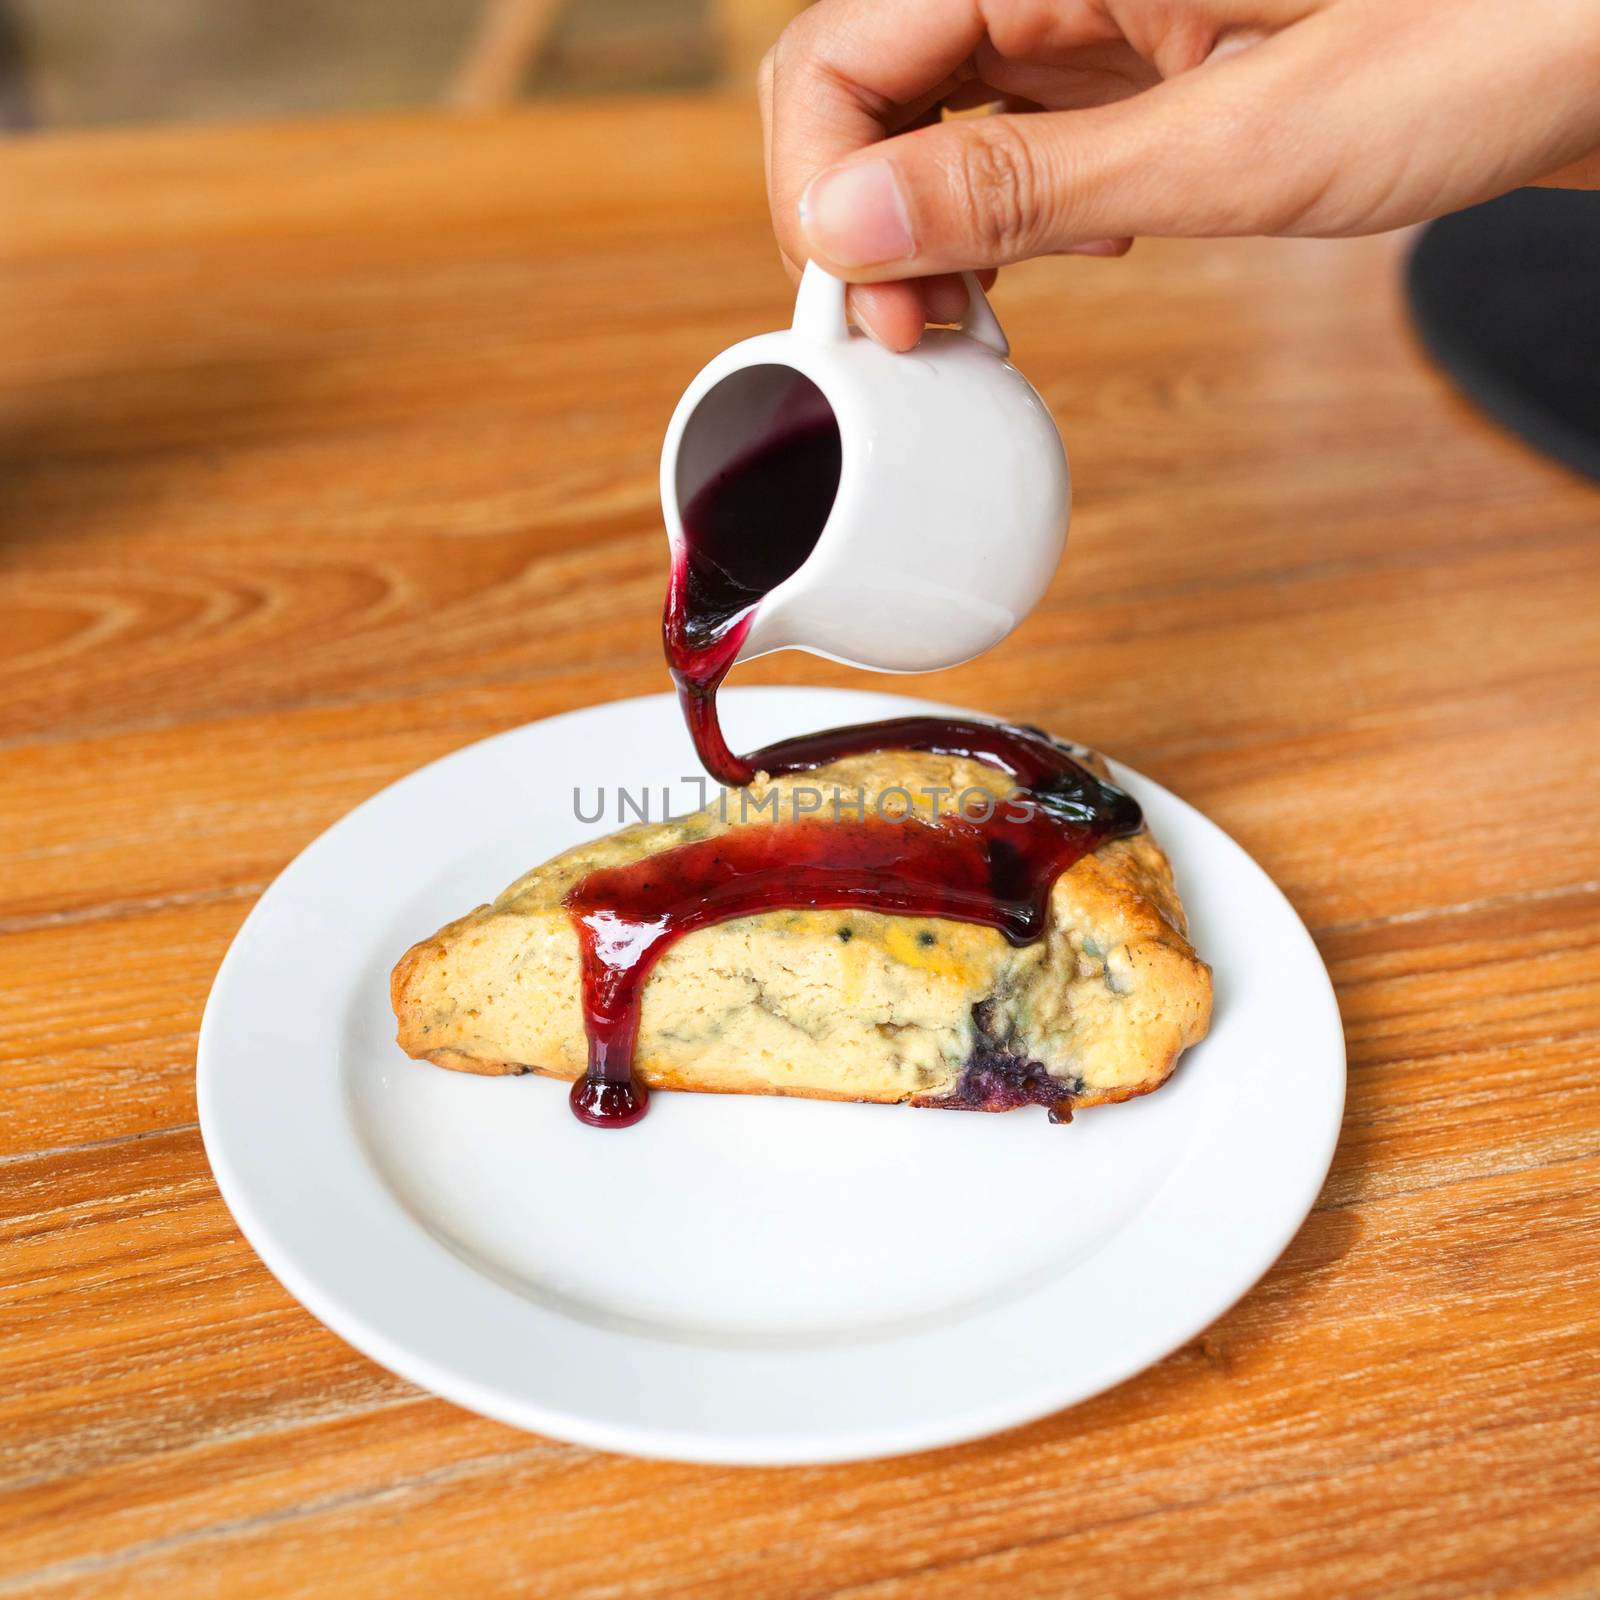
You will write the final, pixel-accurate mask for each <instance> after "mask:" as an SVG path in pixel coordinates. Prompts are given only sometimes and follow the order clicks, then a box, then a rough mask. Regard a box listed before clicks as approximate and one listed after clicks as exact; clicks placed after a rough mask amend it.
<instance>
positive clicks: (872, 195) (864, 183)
mask: <svg viewBox="0 0 1600 1600" xmlns="http://www.w3.org/2000/svg"><path fill="white" fill-rule="evenodd" d="M800 228H801V231H802V232H803V233H804V234H805V236H806V242H807V243H808V244H809V245H810V246H811V247H812V249H813V250H815V251H816V252H817V254H818V255H820V256H824V257H826V258H827V259H828V260H829V261H832V262H833V263H834V264H835V265H837V266H841V267H881V266H883V265H885V264H886V263H887V262H890V261H904V260H905V259H906V257H907V256H909V255H911V254H912V252H913V251H914V250H915V249H916V244H915V242H914V241H913V239H912V237H911V220H910V218H909V216H908V215H907V213H906V203H905V199H904V197H903V196H902V195H901V193H900V185H899V184H898V183H897V182H896V181H895V175H894V168H893V167H891V166H890V165H889V163H888V162H887V161H863V162H858V163H856V164H855V165H854V166H847V167H833V168H830V169H829V170H828V171H827V172H820V173H818V174H817V176H816V177H814V178H813V179H812V180H811V182H810V184H809V185H808V186H807V188H806V192H805V193H804V194H803V195H801V197H800Z"/></svg>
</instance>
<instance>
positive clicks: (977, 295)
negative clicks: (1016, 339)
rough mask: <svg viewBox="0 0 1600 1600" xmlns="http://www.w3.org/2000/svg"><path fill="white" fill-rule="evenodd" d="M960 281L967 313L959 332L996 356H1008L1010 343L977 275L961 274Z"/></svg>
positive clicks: (970, 273)
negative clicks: (963, 287) (985, 346)
mask: <svg viewBox="0 0 1600 1600" xmlns="http://www.w3.org/2000/svg"><path fill="white" fill-rule="evenodd" d="M961 281H962V282H963V283H964V284H966V286H967V311H966V315H965V316H963V317H962V319H961V331H962V332H963V333H964V334H966V336H967V337H968V338H969V339H976V340H977V341H978V343H979V344H986V345H988V347H989V348H990V349H991V350H993V351H994V353H995V354H996V355H997V356H1009V355H1010V354H1011V341H1010V340H1009V339H1008V338H1006V334H1005V329H1004V328H1002V327H1001V326H1000V319H999V318H998V317H997V316H996V315H995V314H994V307H993V306H992V305H990V304H989V297H988V295H986V294H985V293H984V292H983V285H982V284H981V283H979V282H978V275H977V273H975V272H963V273H962V274H961Z"/></svg>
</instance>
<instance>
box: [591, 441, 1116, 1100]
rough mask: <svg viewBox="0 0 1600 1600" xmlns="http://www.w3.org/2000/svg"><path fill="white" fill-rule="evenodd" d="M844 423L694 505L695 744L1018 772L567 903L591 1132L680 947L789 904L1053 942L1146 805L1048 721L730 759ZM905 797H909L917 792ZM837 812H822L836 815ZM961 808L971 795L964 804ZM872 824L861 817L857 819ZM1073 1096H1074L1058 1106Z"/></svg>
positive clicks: (691, 861)
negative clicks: (740, 681) (772, 601)
mask: <svg viewBox="0 0 1600 1600" xmlns="http://www.w3.org/2000/svg"><path fill="white" fill-rule="evenodd" d="M839 461H840V451H839V433H838V428H837V426H836V425H835V424H834V422H833V420H832V418H831V416H830V417H829V418H828V419H827V420H826V421H825V422H820V423H812V424H809V425H807V426H805V427H803V428H798V429H792V430H789V431H787V432H784V433H782V434H779V435H778V436H776V437H774V438H772V439H769V440H767V441H765V442H764V443H763V444H762V445H760V446H758V447H757V448H756V449H754V450H752V451H751V452H750V453H748V454H747V455H746V456H744V457H742V458H740V459H739V460H737V461H735V462H733V463H731V464H730V465H729V467H727V468H726V469H725V470H724V471H723V472H722V473H721V474H720V475H719V476H718V477H717V478H715V479H713V480H712V481H711V482H710V483H709V484H707V485H706V487H705V488H704V489H702V490H701V491H700V492H699V494H697V495H696V496H695V497H694V498H693V499H692V500H691V501H690V503H689V505H688V507H687V508H686V510H685V514H684V519H683V525H684V536H685V537H684V547H683V549H682V551H680V552H679V553H678V555H677V558H676V559H675V561H674V563H673V570H672V579H671V583H670V586H669V588H668V592H667V607H666V616H665V619H664V624H663V633H664V637H665V643H666V652H667V662H668V665H669V666H670V668H671V670H672V675H673V678H674V680H675V681H676V683H677V685H678V693H679V698H680V700H681V702H682V705H683V709H684V715H685V717H686V718H687V720H688V724H689V730H690V733H691V734H692V735H693V738H694V742H695V749H696V750H697V751H698V752H699V755H700V759H701V761H702V763H703V764H704V766H705V768H706V770H707V771H708V772H709V773H710V774H711V776H712V777H714V778H716V779H717V780H718V781H719V782H721V783H724V784H728V785H731V786H734V787H742V786H744V785H747V784H749V783H750V782H751V781H752V780H753V779H754V778H755V776H756V775H757V774H758V773H763V772H764V773H766V774H768V775H769V776H770V777H781V776H784V775H787V774H793V773H799V772H807V771H810V770H811V769H813V768H815V767H820V766H823V765H825V764H826V763H828V762H831V761H837V760H839V759H841V758H843V757H845V756H852V755H862V754H867V753H870V752H872V751H875V750H918V751H924V752H928V753H931V754H936V755H949V756H964V757H969V758H971V759H973V760H976V761H980V762H983V763H985V764H986V765H988V766H990V767H993V768H995V769H997V770H998V771H999V772H1000V773H1002V774H1003V775H1004V776H1005V778H1006V779H1007V780H1009V781H1008V782H1006V783H1002V784H998V785H996V786H995V788H994V789H993V790H986V791H985V792H984V793H983V794H981V795H978V794H974V795H971V796H969V797H968V798H967V801H966V803H965V804H964V805H963V808H962V810H960V811H958V812H949V811H944V812H939V813H938V814H937V815H936V816H934V817H932V818H923V817H921V816H918V815H914V814H909V815H908V814H906V812H905V803H904V802H902V804H901V805H900V806H899V807H896V808H894V809H892V810H889V811H887V812H886V811H885V810H884V809H882V808H878V807H875V806H874V803H873V801H872V800H868V802H867V804H866V806H865V807H864V808H863V807H858V806H856V805H855V803H854V801H855V797H854V796H842V797H840V798H839V801H838V808H837V809H836V811H835V815H834V817H832V818H830V819H829V820H821V819H820V818H816V817H809V816H805V817H792V816H791V817H788V818H785V817H784V816H783V815H782V812H781V809H780V813H779V816H778V818H777V819H776V820H772V821H767V820H755V821H752V822H750V823H748V824H747V825H745V826H742V827H738V828H735V829H733V830H731V831H729V832H727V833H724V834H721V835H720V836H718V837H715V838H711V839H703V840H697V841H695V842H694V843H691V844H685V845H680V846H678V847H677V848H676V849H673V850H667V851H663V852H661V853H660V854H657V855H652V856H647V857H645V858H644V859H643V860H640V861H635V862H631V863H629V864H628V865H626V866H621V867H604V868H600V869H598V870H596V871H594V872H591V873H589V874H588V876H586V877H585V878H583V879H582V880H580V881H579V882H578V883H577V884H576V885H575V886H574V887H573V889H572V890H571V892H570V893H569V894H568V896H567V901H566V904H567V908H568V910H569V911H570V913H571V915H572V918H573V922H574V925H575V926H576V929H577V933H578V943H579V950H580V955H581V962H582V979H583V1004H584V1025H585V1027H586V1029H587V1032H588V1037H589V1067H588V1072H587V1074H586V1075H585V1076H584V1077H583V1078H580V1079H579V1080H578V1082H577V1083H575V1084H574V1085H573V1088H572V1097H571V1099H572V1108H573V1111H574V1113H575V1114H576V1115H577V1116H578V1117H579V1118H581V1119H582V1120H583V1121H584V1122H587V1123H591V1124H593V1125H594V1126H597V1127H626V1126H628V1125H629V1124H631V1123H634V1122H637V1121H638V1120H639V1118H640V1117H642V1116H643V1115H644V1113H645V1110H646V1108H647V1106H648V1099H649V1097H648V1094H647V1091H646V1089H645V1087H644V1085H643V1084H642V1083H639V1082H638V1081H637V1080H635V1078H634V1076H633V1052H634V1044H635V1041H636V1039H637V1037H638V1031H639V1007H640V1001H641V999H642V997H643V992H644V985H645V980H646V979H647V978H648V977H649V974H650V971H651V969H652V968H653V967H654V965H655V963H656V961H657V960H658V959H659V958H660V957H661V955H662V953H663V952H664V951H666V950H667V949H668V948H669V947H670V946H671V945H673V944H675V943H676V942H677V941H678V940H679V939H681V938H683V937H684V935H686V934H688V933H692V932H693V931H694V930H695V929H697V928H704V927H709V926H711V925H712V924H714V923H718V922H725V921H728V920H729V919H730V918H733V917H744V916H751V915H754V914H755V913H757V912H762V911H771V910H778V909H789V908H807V907H812V908H817V909H830V910H860V911H878V912H890V913H897V914H901V915H905V916H915V917H943V918H950V919H952V920H955V921H958V922H971V923H978V924H980V925H982V926H984V927H990V928H995V929H997V930H998V931H999V932H1000V933H1001V934H1003V935H1004V936H1005V938H1007V939H1008V940H1010V942H1011V943H1012V944H1018V945H1020V944H1026V943H1029V942H1031V941H1033V940H1035V939H1038V938H1040V937H1042V936H1043V934H1044V931H1045V927H1046V923H1047V918H1048V906H1049V897H1050V890H1051V887H1052V886H1053V885H1054V883H1055V880H1056V879H1057V877H1059V876H1060V874H1061V873H1062V872H1064V871H1065V870H1066V869H1067V868H1068V867H1070V866H1071V865H1072V863H1073V862H1074V861H1076V860H1078V858H1079V857H1080V856H1083V855H1085V854H1087V853H1088V852H1089V851H1091V850H1093V849H1094V848H1095V847H1096V846H1097V845H1098V844H1100V843H1101V842H1102V841H1103V840H1106V839H1111V838H1118V837H1121V836H1123V835H1126V834H1130V833H1133V832H1136V831H1137V830H1138V828H1139V826H1140V824H1141V820H1142V819H1141V817H1140V813H1139V807H1138V805H1137V804H1136V803H1135V802H1134V801H1133V800H1132V799H1131V798H1130V797H1129V796H1127V795H1125V794H1123V793H1122V791H1121V790H1119V789H1116V788H1113V787H1112V786H1111V785H1110V784H1107V783H1103V782H1101V780H1100V779H1098V778H1096V777H1095V776H1094V775H1093V774H1092V773H1090V772H1088V771H1086V770H1085V769H1084V768H1083V767H1082V766H1080V765H1079V764H1078V763H1077V762H1076V761H1075V760H1073V758H1072V756H1071V754H1070V753H1069V752H1068V751H1067V750H1066V749H1065V748H1063V747H1062V746H1061V745H1059V744H1057V743H1056V742H1055V741H1054V740H1053V739H1051V738H1050V737H1049V736H1048V735H1047V734H1044V733H1041V732H1040V731H1039V730H1037V729H1035V728H1024V727H1013V726H1008V725H1004V724H999V723H987V722H974V721H964V720H961V719H956V718H946V717H895V718H891V719H890V720H888V721H884V722H871V723H863V724H860V725H858V726H854V727H846V728H832V729H829V730H827V731H825V732H822V733H814V734H806V735H804V736H802V737H800V738H796V739H785V740H783V741H781V742H779V743H777V744H773V745H768V746H767V747H766V748H765V749H762V750H756V751H753V752H752V753H750V754H749V755H746V756H738V755H735V754H734V753H733V752H732V751H731V750H730V749H729V748H728V745H727V741H726V740H725V739H724V738H723V735H722V730H721V727H720V725H719V722H718V719H717V706H716V693H717V688H718V686H719V685H720V684H721V682H722V680H723V679H724V678H725V677H726V676H727V674H728V671H729V669H730V668H731V667H732V665H733V661H734V658H735V657H736V656H737V655H738V653H739V648H740V646H741V644H742V643H743V642H744V638H745V635H746V634H747V633H748V632H749V629H750V624H751V622H752V620H753V619H754V616H755V611H756V607H757V606H758V605H759V604H760V602H761V600H762V598H763V597H764V596H765V595H766V594H768V593H769V592H770V591H771V590H772V589H774V588H775V587H776V586H777V585H778V584H779V583H781V582H783V580H784V579H785V578H787V577H789V576H790V575H791V574H793V573H795V572H797V571H798V570H799V568H800V567H801V565H802V564H803V563H804V561H805V560H806V558H807V556H809V555H810V553H811V551H812V549H813V548H814V547H815V545H816V541H817V538H818V535H819V534H820V533H821V531H822V526H823V524H824V523H825V522H826V521H827V517H828V512H829V510H830V509H831V507H832V504H833V496H834V492H835V489H836V488H837V485H838V479H839ZM906 798H907V801H909V798H910V797H909V796H907V797H906ZM830 804H833V801H832V800H831V799H830V800H827V801H825V802H824V808H823V809H824V813H826V811H827V809H828V807H829V805H830ZM958 804H961V802H960V801H959V800H958ZM858 813H859V814H858ZM990 1075H991V1076H994V1077H995V1080H996V1081H995V1083H994V1085H993V1086H992V1087H990V1086H988V1085H987V1084H986V1086H985V1092H984V1093H983V1094H981V1095H972V1096H970V1097H968V1098H965V1099H963V1100H962V1101H960V1102H952V1103H962V1104H969V1105H978V1106H982V1107H984V1108H994V1109H999V1108H1000V1107H1001V1106H1002V1105H1012V1104H1025V1103H1031V1104H1040V1103H1050V1100H1049V1099H1047V1096H1059V1094H1060V1089H1059V1086H1056V1087H1054V1088H1052V1086H1051V1085H1050V1083H1049V1079H1048V1075H1047V1074H1044V1072H1043V1069H1042V1068H1041V1069H1040V1072H1039V1074H1038V1081H1037V1085H1036V1083H1035V1078H1034V1076H1032V1075H1026V1076H1025V1075H1022V1074H1018V1073H1015V1072H1013V1074H1012V1076H1014V1077H1016V1078H1017V1080H1018V1081H1017V1083H1015V1084H1011V1083H1009V1082H1007V1083H1005V1084H1002V1082H1001V1079H1000V1076H999V1075H997V1074H996V1073H991V1074H990ZM1064 1105H1065V1102H1063V1106H1064Z"/></svg>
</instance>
